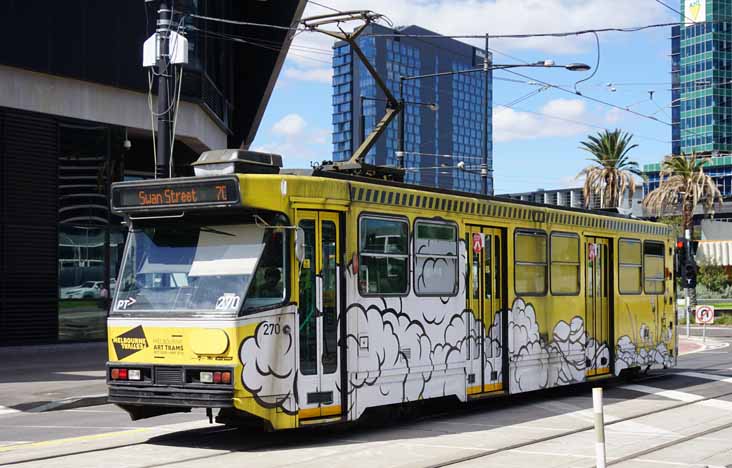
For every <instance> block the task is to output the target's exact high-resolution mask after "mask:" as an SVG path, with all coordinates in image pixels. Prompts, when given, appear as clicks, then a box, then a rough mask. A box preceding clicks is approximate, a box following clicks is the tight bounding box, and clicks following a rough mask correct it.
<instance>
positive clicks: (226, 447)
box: [0, 361, 732, 468]
mask: <svg viewBox="0 0 732 468" xmlns="http://www.w3.org/2000/svg"><path fill="white" fill-rule="evenodd" d="M730 365H732V361H729V362H727V361H724V362H716V363H712V364H708V365H705V366H698V367H697V366H694V367H693V368H686V367H685V366H684V367H683V368H680V369H674V371H671V372H667V373H654V374H649V375H644V376H642V377H638V378H634V379H632V380H631V381H626V380H624V379H620V378H611V379H608V380H606V381H603V382H602V383H601V384H602V385H603V386H608V387H609V388H622V387H623V385H625V384H627V383H634V384H635V383H644V382H645V383H648V382H652V381H657V380H659V379H668V378H673V377H674V376H675V375H676V374H679V373H683V372H685V371H689V370H693V371H697V372H698V371H704V370H709V369H712V368H727V367H730ZM597 384H600V382H597V383H594V384H593V383H585V384H583V385H582V386H577V387H574V388H575V390H576V392H577V394H583V393H586V391H587V389H588V387H589V386H593V385H597ZM728 396H732V391H730V392H724V393H720V394H716V395H713V396H708V397H701V398H699V399H698V400H694V401H687V402H680V403H678V404H674V405H672V406H669V407H666V408H660V409H656V410H650V411H645V412H642V413H639V414H635V415H631V416H627V417H624V418H620V419H617V420H613V421H610V422H607V423H606V424H605V425H606V426H612V425H615V424H619V423H622V422H626V421H632V420H636V419H640V418H644V417H647V416H651V415H654V414H658V413H663V412H668V411H673V410H677V409H679V408H683V407H686V406H690V405H695V404H699V403H703V402H705V401H709V400H714V399H718V398H724V397H728ZM534 398H535V397H531V399H532V400H533V399H534ZM551 399H553V397H547V396H543V397H542V398H541V400H551ZM499 400H500V399H499ZM486 401H487V400H486ZM509 401H511V399H510V398H509ZM513 401H514V402H516V400H513ZM474 403H478V402H474ZM518 404H519V405H520V404H522V403H521V401H518ZM529 404H530V403H529ZM459 408H460V409H458V410H457V411H455V410H450V411H447V412H435V413H432V414H428V415H422V416H420V417H416V418H409V420H408V421H404V422H403V423H402V424H403V425H413V424H416V423H420V422H428V421H432V420H438V419H440V418H445V417H456V416H457V417H460V416H462V415H465V414H470V413H473V412H474V411H475V404H467V405H460V406H459ZM334 427H335V426H334ZM384 427H386V426H384ZM731 427H732V423H727V424H722V425H719V426H715V427H712V428H708V429H705V430H704V431H700V432H698V433H694V434H690V435H687V436H684V437H681V438H678V439H674V440H672V441H668V442H665V443H663V444H659V445H657V446H653V447H649V448H647V449H644V450H642V451H638V452H635V453H632V454H628V455H625V456H623V457H621V458H617V459H614V460H612V461H609V462H608V463H607V464H608V465H615V464H618V463H622V462H625V461H630V460H633V459H635V458H638V457H641V456H644V455H647V454H649V453H654V452H657V451H660V450H663V449H665V448H668V447H671V446H674V445H677V444H681V443H684V442H687V441H690V440H694V439H697V438H699V437H704V436H706V435H708V434H710V433H714V432H718V431H722V430H725V429H728V428H731ZM320 429H325V427H322V428H320ZM376 429H378V428H376ZM232 430H233V429H232V428H229V427H218V428H216V427H211V428H208V427H203V428H199V429H191V430H184V431H180V432H170V433H165V434H159V435H154V436H153V437H150V438H148V439H146V440H144V441H140V442H135V443H130V444H114V445H111V446H107V447H100V448H95V449H87V450H78V451H73V452H67V453H59V454H49V455H45V456H41V457H31V458H25V459H22V460H15V461H9V462H0V465H19V464H24V463H33V462H43V461H49V460H63V459H64V458H67V457H73V456H77V455H83V454H90V453H95V452H103V451H106V450H116V449H124V448H131V447H135V446H141V445H145V444H162V445H180V446H186V445H188V444H190V445H194V446H198V447H206V446H207V445H208V443H207V442H211V444H212V445H214V446H217V447H216V448H219V449H220V450H223V451H224V453H219V454H212V455H206V456H203V457H191V459H188V458H184V459H179V460H171V461H168V462H161V463H159V464H154V465H150V467H159V466H167V465H174V464H177V463H183V462H186V461H192V460H196V459H199V458H200V459H209V458H212V457H216V456H221V455H225V454H227V453H235V452H248V451H261V450H267V449H278V448H282V447H283V446H288V445H292V444H293V443H294V444H295V445H298V444H300V443H302V442H307V441H311V442H312V441H314V440H319V441H321V442H322V441H323V440H322V439H321V438H320V437H315V435H316V434H315V433H312V432H311V431H306V433H301V434H298V436H302V437H295V440H290V438H289V437H288V438H286V439H287V440H288V441H289V442H285V441H283V440H282V439H277V438H269V437H265V440H260V441H258V442H259V443H256V442H255V443H253V444H251V445H246V444H243V446H234V445H235V444H233V443H221V442H220V441H219V440H217V439H219V438H220V436H221V435H222V433H226V432H230V431H232ZM368 430H369V429H367V431H368ZM592 430H594V426H593V425H591V424H587V425H585V426H582V427H578V428H575V429H572V430H567V431H563V432H561V433H558V434H553V435H548V436H545V437H540V438H537V439H532V440H528V441H525V442H521V443H516V444H511V445H508V446H505V447H500V448H496V449H488V450H485V451H481V452H479V453H474V454H471V455H467V456H463V457H457V458H454V459H450V460H446V461H443V462H439V463H436V464H431V465H427V468H437V467H446V466H454V465H458V464H460V463H464V462H469V461H472V460H477V459H482V458H486V457H491V456H494V455H497V454H500V453H505V452H510V451H512V450H517V449H521V448H524V447H530V446H532V445H536V444H540V443H543V442H548V441H552V440H557V439H561V438H564V437H569V436H572V435H575V434H579V433H582V432H587V431H592ZM275 434H276V433H275ZM321 435H322V433H321ZM331 435H332V436H334V437H332V438H331V437H329V438H328V439H329V440H330V441H331V442H337V441H338V439H340V438H341V437H342V436H343V435H344V433H343V432H342V431H337V433H336V434H331ZM266 439H269V440H266ZM232 444H233V445H232ZM211 448H213V447H211ZM16 450H22V445H19V446H18V447H17V448H16V449H14V450H13V451H16ZM592 466H594V465H592Z"/></svg>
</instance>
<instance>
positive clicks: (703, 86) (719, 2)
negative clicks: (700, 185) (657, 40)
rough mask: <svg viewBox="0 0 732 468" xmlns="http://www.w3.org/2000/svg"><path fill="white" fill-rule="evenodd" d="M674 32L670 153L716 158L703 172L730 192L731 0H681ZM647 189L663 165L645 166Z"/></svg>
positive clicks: (724, 192) (652, 186) (655, 181)
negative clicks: (678, 23) (679, 14)
mask: <svg viewBox="0 0 732 468" xmlns="http://www.w3.org/2000/svg"><path fill="white" fill-rule="evenodd" d="M679 3H680V10H679V11H680V12H681V13H682V15H681V16H680V18H679V20H680V22H681V23H682V24H681V26H675V27H673V28H672V30H671V84H672V89H671V99H672V101H671V117H672V127H671V139H672V143H671V153H672V154H674V155H678V154H682V153H683V154H688V155H690V154H692V153H697V154H700V155H707V156H712V161H711V162H710V163H709V164H707V165H706V166H705V172H706V173H707V174H709V175H711V176H712V177H713V178H714V179H715V180H716V181H717V186H718V187H719V190H720V191H721V192H722V195H723V196H725V197H730V196H732V158H730V154H731V153H732V0H681V1H680V2H679ZM643 170H644V172H645V173H646V175H647V177H648V181H647V183H646V191H647V192H648V191H651V190H654V189H655V188H657V187H658V185H659V174H660V170H661V164H660V163H656V164H648V165H645V166H644V167H643Z"/></svg>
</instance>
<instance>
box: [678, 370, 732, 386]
mask: <svg viewBox="0 0 732 468" xmlns="http://www.w3.org/2000/svg"><path fill="white" fill-rule="evenodd" d="M678 375H684V376H686V377H695V378H697V379H706V380H716V381H717V382H725V383H732V377H729V376H726V375H717V374H705V373H703V372H678Z"/></svg>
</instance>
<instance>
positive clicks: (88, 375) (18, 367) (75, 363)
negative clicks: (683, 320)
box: [0, 337, 714, 415]
mask: <svg viewBox="0 0 732 468" xmlns="http://www.w3.org/2000/svg"><path fill="white" fill-rule="evenodd" d="M679 338H680V340H679V354H680V355H684V354H689V353H694V352H699V351H703V350H704V349H706V348H707V346H705V345H704V344H702V342H701V339H699V338H696V337H691V338H688V339H687V338H686V337H679ZM710 341H711V342H713V341H714V340H713V339H710V340H708V342H710ZM106 361H107V347H106V343H104V342H96V343H69V344H55V345H42V346H22V347H17V346H15V347H0V415H2V414H6V413H14V412H18V411H30V412H41V411H52V410H58V409H68V408H77V407H82V406H94V405H102V404H105V403H106V396H107V386H106V381H105V367H104V364H105V362H106Z"/></svg>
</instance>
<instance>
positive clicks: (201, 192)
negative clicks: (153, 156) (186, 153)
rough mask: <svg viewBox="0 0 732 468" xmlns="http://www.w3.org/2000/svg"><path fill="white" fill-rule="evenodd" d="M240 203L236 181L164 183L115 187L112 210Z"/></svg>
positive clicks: (196, 206)
mask: <svg viewBox="0 0 732 468" xmlns="http://www.w3.org/2000/svg"><path fill="white" fill-rule="evenodd" d="M238 203H239V183H238V181H237V180H235V179H215V180H200V181H191V180H190V179H189V180H187V181H185V182H183V181H173V180H171V181H169V182H167V183H157V182H156V183H149V182H143V183H137V184H127V183H122V184H115V185H114V186H112V206H113V208H114V209H115V210H117V211H129V210H135V211H137V210H145V209H165V208H175V207H185V208H203V207H209V206H232V205H236V204H238Z"/></svg>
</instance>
